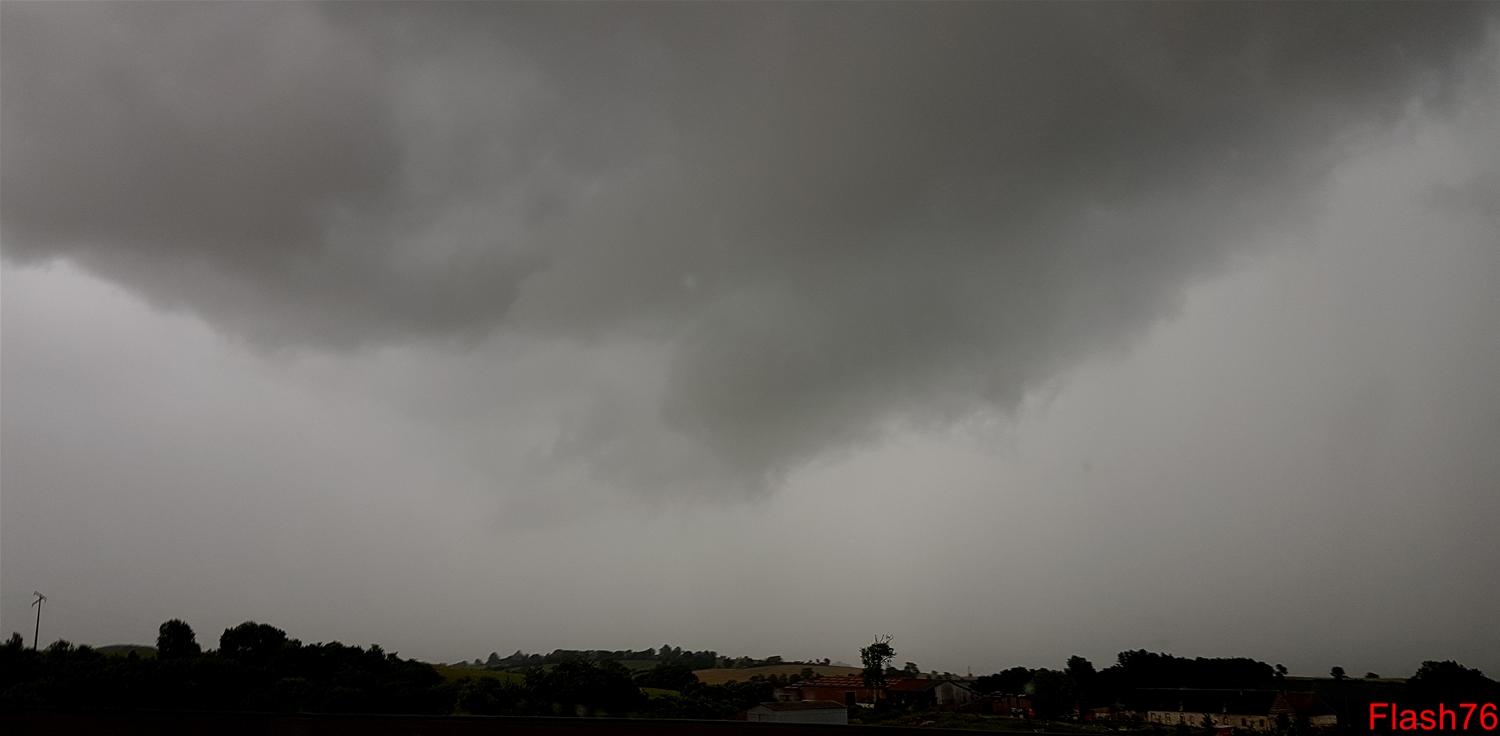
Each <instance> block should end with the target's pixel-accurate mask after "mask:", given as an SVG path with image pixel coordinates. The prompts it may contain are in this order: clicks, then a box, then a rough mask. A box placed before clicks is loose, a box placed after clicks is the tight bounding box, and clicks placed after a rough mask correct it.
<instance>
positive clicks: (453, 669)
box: [432, 664, 526, 685]
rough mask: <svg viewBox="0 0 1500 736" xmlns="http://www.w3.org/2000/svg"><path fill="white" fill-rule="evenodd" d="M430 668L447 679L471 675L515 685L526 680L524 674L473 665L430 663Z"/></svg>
mask: <svg viewBox="0 0 1500 736" xmlns="http://www.w3.org/2000/svg"><path fill="white" fill-rule="evenodd" d="M432 668H433V669H435V670H437V671H438V674H440V675H442V676H443V679H445V680H449V681H453V680H460V679H463V678H465V677H473V678H476V679H480V678H489V679H491V680H499V681H501V682H505V683H511V684H516V685H519V684H521V683H522V682H525V681H526V678H525V677H524V676H522V675H518V674H516V673H514V672H501V671H500V670H490V669H485V668H483V667H475V666H474V665H453V664H435V665H432Z"/></svg>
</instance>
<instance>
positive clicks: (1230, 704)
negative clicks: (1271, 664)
mask: <svg viewBox="0 0 1500 736" xmlns="http://www.w3.org/2000/svg"><path fill="white" fill-rule="evenodd" d="M1278 695H1280V693H1277V692H1276V691H1274V690H1199V689H1191V688H1181V689H1175V690H1173V689H1159V690H1140V691H1137V698H1138V700H1139V701H1140V703H1139V705H1138V706H1137V710H1140V711H1143V712H1145V714H1146V722H1147V723H1149V724H1151V725H1161V726H1176V725H1178V724H1182V725H1186V726H1189V727H1192V728H1203V727H1205V726H1207V725H1209V724H1206V723H1204V719H1205V718H1208V719H1212V720H1213V724H1212V725H1214V726H1216V727H1218V728H1238V729H1244V730H1248V731H1270V730H1273V729H1274V728H1275V727H1276V717H1275V716H1274V715H1272V713H1271V706H1272V704H1274V703H1275V702H1276V698H1277V696H1278Z"/></svg>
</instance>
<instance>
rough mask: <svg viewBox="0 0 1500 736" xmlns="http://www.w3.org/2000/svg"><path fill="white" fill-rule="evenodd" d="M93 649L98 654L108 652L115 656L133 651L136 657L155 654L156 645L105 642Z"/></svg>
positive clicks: (123, 655)
mask: <svg viewBox="0 0 1500 736" xmlns="http://www.w3.org/2000/svg"><path fill="white" fill-rule="evenodd" d="M95 651H97V652H99V653H100V654H109V655H113V656H116V657H125V656H129V654H130V653H131V652H135V656H137V657H155V656H156V647H153V646H148V645H145V644H106V645H104V646H102V647H98V648H97V649H96V650H95Z"/></svg>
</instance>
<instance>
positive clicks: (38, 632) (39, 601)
mask: <svg viewBox="0 0 1500 736" xmlns="http://www.w3.org/2000/svg"><path fill="white" fill-rule="evenodd" d="M31 594H32V595H34V596H36V600H34V601H32V602H31V605H33V606H36V629H35V630H33V631H32V632H31V651H33V652H34V651H36V640H37V637H38V636H39V635H41V633H42V601H45V600H47V596H44V595H42V594H41V593H38V592H37V591H35V590H33V591H31Z"/></svg>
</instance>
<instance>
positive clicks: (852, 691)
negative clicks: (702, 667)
mask: <svg viewBox="0 0 1500 736" xmlns="http://www.w3.org/2000/svg"><path fill="white" fill-rule="evenodd" d="M775 693H776V699H777V700H778V701H782V702H796V701H805V700H831V701H833V702H835V703H843V704H845V705H847V706H855V705H872V704H874V703H875V701H876V700H882V701H885V700H890V701H901V702H905V703H908V704H910V705H912V706H913V707H922V708H945V707H956V706H959V705H963V704H965V703H969V702H971V701H973V700H975V699H976V698H977V697H978V696H977V695H976V694H975V693H974V691H973V690H971V689H969V687H968V686H967V685H964V684H963V683H961V682H957V681H955V680H949V679H929V678H923V677H892V678H889V679H887V680H886V683H885V687H884V688H881V689H880V691H879V692H878V693H877V692H876V691H875V689H874V688H871V687H866V686H865V680H864V678H863V677H861V676H859V675H832V676H827V677H815V678H813V679H811V680H803V681H802V682H799V683H796V684H794V685H787V686H786V687H781V688H777V689H776V691H775Z"/></svg>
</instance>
